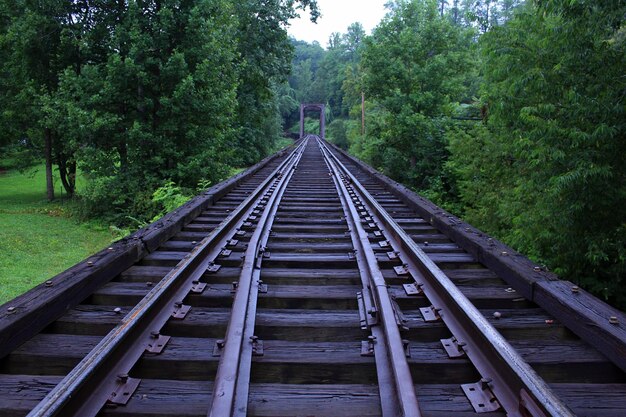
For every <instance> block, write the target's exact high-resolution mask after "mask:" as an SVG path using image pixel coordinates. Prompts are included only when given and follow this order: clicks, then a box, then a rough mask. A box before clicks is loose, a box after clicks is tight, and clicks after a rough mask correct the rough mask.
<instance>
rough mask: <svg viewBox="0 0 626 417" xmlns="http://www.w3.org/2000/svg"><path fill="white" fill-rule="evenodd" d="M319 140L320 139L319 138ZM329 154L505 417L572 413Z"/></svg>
mask: <svg viewBox="0 0 626 417" xmlns="http://www.w3.org/2000/svg"><path fill="white" fill-rule="evenodd" d="M318 140H319V139H318ZM320 144H322V145H323V146H324V148H326V149H327V151H328V152H329V153H330V154H331V155H332V158H333V160H334V161H335V162H336V163H337V165H338V166H339V167H340V168H341V170H342V171H343V173H344V175H346V176H347V177H348V178H349V179H350V182H351V183H352V184H353V186H354V187H355V188H356V190H357V191H358V193H359V194H360V196H361V197H362V199H363V200H364V201H365V202H366V204H367V205H368V206H369V207H370V209H371V210H370V211H373V212H374V213H373V216H372V217H375V218H376V220H377V221H378V223H380V224H382V225H384V227H385V228H386V230H385V232H386V233H387V234H389V235H391V236H390V238H392V239H393V240H394V242H395V243H396V246H397V248H396V251H397V253H398V256H399V257H400V259H403V260H404V262H405V266H406V267H407V268H408V270H409V272H410V275H411V276H412V277H413V279H414V280H415V283H416V285H417V286H418V287H419V288H421V290H422V291H423V293H424V295H426V297H427V298H428V299H429V300H430V302H431V303H432V304H433V308H434V309H435V311H436V312H437V313H438V316H439V317H440V318H441V320H442V321H443V322H444V323H445V324H446V326H447V327H448V328H449V330H450V331H451V333H452V335H453V336H454V337H455V338H456V340H457V342H458V343H459V347H460V349H462V350H463V352H464V354H465V355H467V357H468V358H469V359H470V361H471V362H472V363H473V365H474V366H475V367H476V369H477V371H478V372H479V374H480V375H481V376H482V377H483V379H482V380H481V382H482V385H483V387H484V388H488V389H490V390H491V391H492V392H493V394H494V396H495V398H496V399H497V401H498V402H499V404H500V406H501V407H502V408H503V409H504V410H505V411H506V413H507V415H508V416H511V417H513V416H519V417H529V416H533V417H546V416H553V417H573V416H575V414H574V413H573V412H572V411H571V410H570V409H569V407H567V406H566V405H565V404H564V403H563V401H562V400H561V399H559V398H558V397H557V395H555V394H554V392H553V391H552V390H551V388H550V387H549V386H548V385H547V383H546V382H545V381H544V380H543V379H542V378H541V377H540V376H539V375H537V373H536V372H535V371H534V370H533V369H532V368H531V367H530V365H528V363H527V362H526V361H524V359H523V358H522V357H521V356H520V355H519V354H518V353H517V351H516V350H515V349H514V348H513V347H512V346H511V345H510V344H509V343H508V342H507V341H506V340H505V339H504V337H502V335H501V334H500V333H499V332H498V331H497V330H496V329H495V328H494V327H493V326H492V325H491V324H490V323H489V322H488V321H487V319H486V318H485V317H484V316H483V315H482V314H481V313H480V312H479V311H478V309H477V308H476V307H475V306H474V305H473V304H472V303H471V302H470V301H469V300H468V299H467V297H465V295H464V294H463V293H462V292H461V291H460V290H459V289H458V288H457V287H456V285H454V283H453V282H452V281H451V280H450V279H449V278H448V277H447V276H446V275H445V273H444V272H443V271H442V270H441V269H440V268H439V267H438V266H437V265H436V264H435V263H434V262H433V261H432V260H431V259H430V258H429V257H428V255H426V253H425V252H424V251H423V250H422V249H421V248H420V247H419V246H418V245H417V244H416V243H415V242H414V241H413V239H412V238H411V237H410V236H409V235H408V234H407V233H406V232H405V231H404V229H402V227H401V226H399V225H398V223H396V221H395V220H394V219H393V217H392V216H391V215H390V214H389V213H388V212H387V211H386V210H385V209H384V208H383V207H382V206H381V205H380V204H379V203H378V202H377V201H376V200H375V199H374V197H373V196H372V195H371V194H370V193H369V192H368V191H367V189H365V187H364V186H363V185H362V184H361V183H360V182H359V181H358V179H357V178H356V177H355V176H354V175H353V174H352V173H351V172H350V171H349V170H348V169H347V168H346V167H345V165H343V163H341V161H340V160H339V158H338V157H337V156H336V155H334V154H333V153H332V152H331V151H330V150H329V149H328V147H327V145H325V144H323V143H322V141H321V140H320Z"/></svg>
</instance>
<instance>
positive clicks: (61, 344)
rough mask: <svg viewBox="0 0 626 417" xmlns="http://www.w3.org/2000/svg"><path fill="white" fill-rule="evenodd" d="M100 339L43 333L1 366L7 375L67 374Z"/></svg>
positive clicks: (29, 341) (15, 352)
mask: <svg viewBox="0 0 626 417" xmlns="http://www.w3.org/2000/svg"><path fill="white" fill-rule="evenodd" d="M100 340H101V337H98V336H77V335H56V334H46V333H40V334H38V335H36V336H35V337H33V338H31V339H30V340H28V341H27V342H25V343H24V344H23V345H21V346H20V347H19V348H17V349H15V350H14V351H13V352H11V353H10V354H9V355H8V356H7V357H6V358H4V360H3V361H2V364H1V365H0V370H1V372H3V373H8V374H18V375H19V374H33V375H65V374H67V373H68V372H69V371H71V370H72V368H73V367H74V366H76V364H78V362H80V360H81V359H82V358H83V357H84V356H85V355H86V354H87V353H89V351H91V349H93V348H94V347H95V346H96V345H97V344H98V342H99V341H100Z"/></svg>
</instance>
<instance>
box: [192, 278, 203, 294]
mask: <svg viewBox="0 0 626 417" xmlns="http://www.w3.org/2000/svg"><path fill="white" fill-rule="evenodd" d="M206 286H207V283H206V282H200V281H192V286H191V292H192V293H194V294H202V292H203V291H204V290H205V288H206Z"/></svg>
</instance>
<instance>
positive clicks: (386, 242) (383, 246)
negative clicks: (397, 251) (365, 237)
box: [378, 240, 390, 248]
mask: <svg viewBox="0 0 626 417" xmlns="http://www.w3.org/2000/svg"><path fill="white" fill-rule="evenodd" d="M378 246H380V247H381V248H388V247H389V246H390V245H389V242H388V241H386V240H381V241H380V242H378Z"/></svg>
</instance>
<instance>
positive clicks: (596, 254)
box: [452, 0, 626, 305]
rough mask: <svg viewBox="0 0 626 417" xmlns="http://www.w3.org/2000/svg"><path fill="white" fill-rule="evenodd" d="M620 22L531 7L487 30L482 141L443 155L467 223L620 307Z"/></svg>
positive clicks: (578, 9) (618, 10) (624, 146)
mask: <svg viewBox="0 0 626 417" xmlns="http://www.w3.org/2000/svg"><path fill="white" fill-rule="evenodd" d="M625 13H626V3H624V2H621V1H620V2H595V1H587V0H578V1H573V2H572V1H560V0H553V1H548V2H533V3H531V4H529V5H527V6H526V7H525V8H523V9H522V10H520V11H519V12H518V14H517V15H516V16H515V17H514V18H513V19H511V20H510V21H509V22H508V23H507V24H505V25H504V26H501V27H495V28H493V29H492V30H491V31H490V32H488V33H487V34H486V35H484V36H483V38H482V40H481V43H482V50H483V58H484V72H485V83H484V93H483V97H482V99H483V100H484V101H485V102H486V103H488V105H489V123H488V128H489V132H485V131H484V130H481V132H480V134H479V135H475V136H473V137H472V136H467V137H460V138H459V140H458V141H457V142H456V143H453V146H452V152H453V157H452V160H453V163H454V166H455V169H456V170H457V172H458V173H459V175H460V178H461V181H462V184H463V186H462V189H463V191H462V198H463V200H464V201H466V202H467V204H468V206H469V207H470V208H471V210H469V211H468V215H469V216H470V217H469V220H470V221H473V220H474V219H476V220H477V221H478V223H479V224H486V225H488V229H490V230H489V231H491V232H495V233H497V234H499V235H500V236H502V237H504V238H505V239H506V240H507V241H508V242H510V243H511V244H513V245H514V246H515V247H517V248H519V249H521V250H522V251H523V252H524V253H528V254H531V255H533V256H534V257H535V258H537V259H540V260H543V261H544V262H545V263H547V264H548V265H549V266H551V267H552V268H553V269H555V270H556V271H557V272H558V273H560V274H561V275H563V276H564V277H566V278H569V279H572V280H574V281H576V282H578V283H580V284H582V285H584V286H586V287H587V288H589V289H591V290H592V291H594V292H596V293H597V294H600V295H604V296H609V297H612V299H613V300H614V301H616V302H618V303H621V305H624V302H626V291H625V290H624V277H625V276H626V274H625V272H626V238H625V236H626V233H625V232H626V209H625V207H626V163H625V162H626V161H625V157H626V141H625V140H624V133H625V132H624V128H625V123H624V120H626V118H625V117H624V109H625V108H626V107H625V106H624V91H626V80H625V79H624V76H623V75H624V68H626V58H625V57H626V54H625V53H624V52H625V51H624V49H625V48H624V47H625V44H624V39H625V36H624V26H623V25H624V24H623V16H624V14H625ZM470 148H472V149H473V151H471V149H470ZM490 217H492V218H493V219H495V220H491V221H489V220H488V219H489V218H490Z"/></svg>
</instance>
